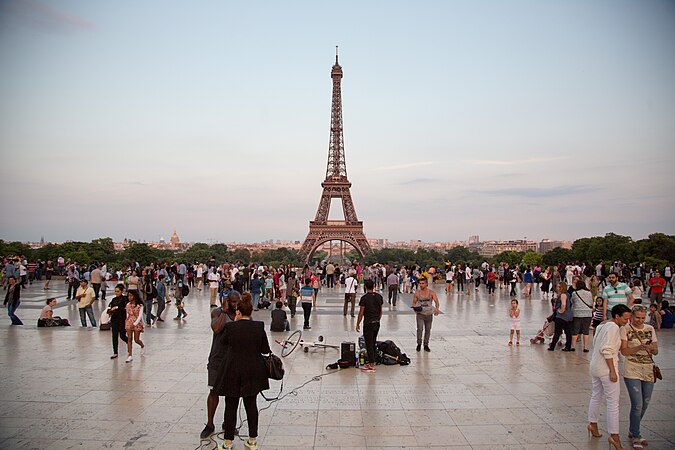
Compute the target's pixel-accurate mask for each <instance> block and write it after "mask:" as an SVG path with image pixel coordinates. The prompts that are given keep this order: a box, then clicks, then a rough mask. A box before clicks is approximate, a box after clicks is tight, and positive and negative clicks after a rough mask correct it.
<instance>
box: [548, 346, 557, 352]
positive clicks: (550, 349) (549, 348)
mask: <svg viewBox="0 0 675 450" xmlns="http://www.w3.org/2000/svg"><path fill="white" fill-rule="evenodd" d="M546 350H548V351H549V352H552V351H554V350H555V349H554V348H551V347H548V348H547V349H546Z"/></svg>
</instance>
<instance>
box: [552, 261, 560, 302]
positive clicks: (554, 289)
mask: <svg viewBox="0 0 675 450" xmlns="http://www.w3.org/2000/svg"><path fill="white" fill-rule="evenodd" d="M561 281H562V278H561V277H560V271H559V270H558V266H554V267H553V274H552V275H551V300H554V299H555V296H556V294H557V293H558V283H560V282H561Z"/></svg>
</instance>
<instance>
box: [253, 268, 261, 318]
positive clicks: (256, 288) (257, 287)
mask: <svg viewBox="0 0 675 450" xmlns="http://www.w3.org/2000/svg"><path fill="white" fill-rule="evenodd" d="M262 286H263V281H262V280H261V279H260V276H259V275H258V274H257V273H255V274H253V279H252V280H251V297H252V298H253V311H257V310H258V302H259V301H260V293H261V288H262Z"/></svg>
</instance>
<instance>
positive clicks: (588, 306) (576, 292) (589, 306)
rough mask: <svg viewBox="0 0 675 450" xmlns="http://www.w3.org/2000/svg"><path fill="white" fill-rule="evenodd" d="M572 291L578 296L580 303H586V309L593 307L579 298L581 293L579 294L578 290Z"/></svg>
mask: <svg viewBox="0 0 675 450" xmlns="http://www.w3.org/2000/svg"><path fill="white" fill-rule="evenodd" d="M574 293H575V294H577V297H579V300H581V303H583V304H584V305H586V307H587V308H588V309H593V307H592V306H591V305H589V304H588V303H586V302H585V301H584V299H583V298H581V295H579V292H578V291H574Z"/></svg>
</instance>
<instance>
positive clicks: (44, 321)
mask: <svg viewBox="0 0 675 450" xmlns="http://www.w3.org/2000/svg"><path fill="white" fill-rule="evenodd" d="M54 306H56V299H55V298H49V299H47V304H46V305H45V306H44V308H42V311H41V312H40V318H39V319H38V322H37V326H38V327H39V328H42V327H69V326H70V322H69V321H68V319H64V318H61V317H59V316H54V311H53V308H54Z"/></svg>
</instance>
